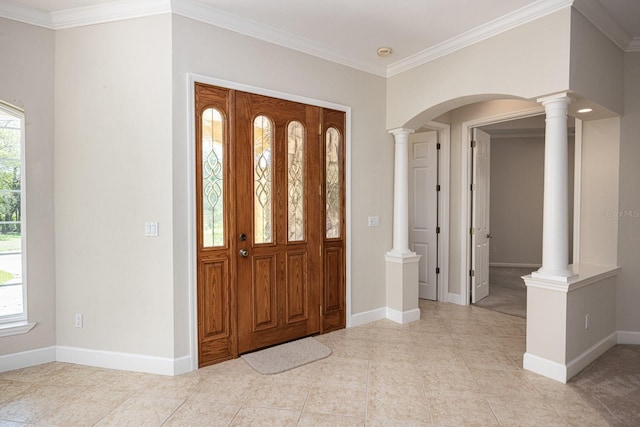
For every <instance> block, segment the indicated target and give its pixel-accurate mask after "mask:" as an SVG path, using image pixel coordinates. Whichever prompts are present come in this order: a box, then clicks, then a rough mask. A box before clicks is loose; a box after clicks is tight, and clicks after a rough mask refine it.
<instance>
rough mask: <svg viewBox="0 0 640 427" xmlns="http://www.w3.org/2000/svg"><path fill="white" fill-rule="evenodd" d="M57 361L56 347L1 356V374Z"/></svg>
mask: <svg viewBox="0 0 640 427" xmlns="http://www.w3.org/2000/svg"><path fill="white" fill-rule="evenodd" d="M55 361H56V347H55V346H51V347H43V348H36V349H35V350H27V351H21V352H19V353H11V354H5V355H2V356H0V372H6V371H13V370H15V369H22V368H28V367H30V366H36V365H42V364H43V363H50V362H55Z"/></svg>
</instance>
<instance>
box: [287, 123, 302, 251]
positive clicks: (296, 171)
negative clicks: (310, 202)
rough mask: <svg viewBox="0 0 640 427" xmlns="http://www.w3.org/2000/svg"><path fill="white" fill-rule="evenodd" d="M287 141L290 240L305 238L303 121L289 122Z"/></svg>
mask: <svg viewBox="0 0 640 427" xmlns="http://www.w3.org/2000/svg"><path fill="white" fill-rule="evenodd" d="M287 131H288V132H287V134H288V138H287V139H288V142H287V170H288V173H287V175H288V208H289V209H288V213H289V215H288V223H289V226H288V229H289V241H290V242H293V241H300V240H304V184H305V182H304V162H305V143H306V140H305V133H304V127H303V126H302V123H300V122H297V121H294V122H291V123H289V126H288V129H287Z"/></svg>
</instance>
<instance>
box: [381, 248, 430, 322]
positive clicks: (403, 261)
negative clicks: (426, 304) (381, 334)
mask: <svg viewBox="0 0 640 427" xmlns="http://www.w3.org/2000/svg"><path fill="white" fill-rule="evenodd" d="M420 257H421V256H420V255H417V254H416V253H415V252H409V253H406V254H398V253H394V252H393V251H391V252H388V253H387V255H386V256H385V260H386V261H387V269H386V289H387V291H386V296H387V314H389V313H392V314H393V315H392V316H387V317H388V318H390V319H391V320H393V321H394V322H397V323H409V322H412V321H414V320H419V319H420V315H419V314H420V309H419V308H418V264H419V262H420Z"/></svg>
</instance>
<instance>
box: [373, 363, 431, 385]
mask: <svg viewBox="0 0 640 427" xmlns="http://www.w3.org/2000/svg"><path fill="white" fill-rule="evenodd" d="M417 371H418V367H417V366H416V365H415V364H413V363H409V362H393V361H384V360H383V361H371V362H370V363H369V387H374V388H381V387H384V386H412V387H422V381H421V379H420V375H416V372H417Z"/></svg>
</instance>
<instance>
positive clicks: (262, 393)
mask: <svg viewBox="0 0 640 427" xmlns="http://www.w3.org/2000/svg"><path fill="white" fill-rule="evenodd" d="M310 389H311V384H310V383H309V382H302V381H291V380H287V379H282V378H273V377H267V378H265V379H264V380H262V381H260V382H258V383H257V384H256V385H255V387H254V388H253V390H252V391H251V392H250V393H249V396H248V397H247V399H246V400H245V402H244V405H243V406H244V407H262V408H276V409H290V410H293V411H298V412H299V411H301V410H302V407H303V406H304V402H305V401H306V400H307V395H308V394H309V390H310Z"/></svg>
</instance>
